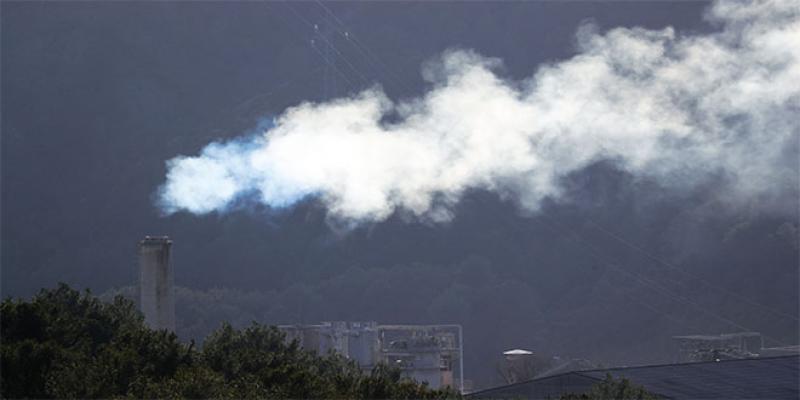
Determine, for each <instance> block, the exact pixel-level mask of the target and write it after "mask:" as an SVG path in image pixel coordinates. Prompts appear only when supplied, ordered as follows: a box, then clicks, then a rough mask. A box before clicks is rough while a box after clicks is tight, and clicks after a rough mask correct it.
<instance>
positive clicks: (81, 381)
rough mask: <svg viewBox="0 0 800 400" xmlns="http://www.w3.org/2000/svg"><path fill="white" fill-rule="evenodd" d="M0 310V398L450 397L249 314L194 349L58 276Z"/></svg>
mask: <svg viewBox="0 0 800 400" xmlns="http://www.w3.org/2000/svg"><path fill="white" fill-rule="evenodd" d="M0 311H1V312H0V318H2V321H1V323H2V326H1V328H0V329H2V332H1V334H0V337H2V348H1V350H0V352H1V353H2V360H1V367H2V383H1V384H0V397H2V398H22V397H27V398H112V397H114V398H119V397H128V398H364V399H367V398H369V399H377V398H397V399H410V398H414V399H423V398H425V399H427V398H445V397H457V394H456V393H455V392H452V391H447V390H432V389H430V388H428V387H427V386H425V385H424V384H419V383H416V382H413V381H410V380H407V379H404V378H402V377H401V375H400V371H399V370H396V369H391V368H388V367H386V366H382V365H381V366H378V367H376V368H375V369H373V370H372V371H371V372H370V373H366V374H365V373H362V372H361V370H360V369H359V368H358V366H357V365H356V364H355V363H354V362H352V361H349V360H346V359H344V358H343V357H341V356H337V355H335V354H329V355H325V356H317V355H316V354H313V353H311V352H307V351H305V350H303V349H301V348H300V347H299V346H298V345H297V343H295V342H293V343H288V344H287V343H286V342H285V341H284V336H283V334H282V333H281V332H280V331H278V330H277V329H276V328H274V327H266V326H263V325H259V324H256V323H253V324H252V325H251V326H250V327H248V328H246V329H243V330H236V329H234V328H232V327H231V326H230V325H228V324H224V325H223V326H222V327H221V328H219V329H217V330H216V331H214V332H213V333H212V334H211V335H210V336H209V337H208V338H207V339H206V340H205V342H204V344H203V347H202V349H196V348H195V346H194V343H190V344H188V345H187V344H183V343H181V342H180V341H178V339H177V336H175V334H173V333H168V332H166V331H153V330H150V329H148V328H147V327H146V326H145V325H144V322H143V319H142V316H141V314H139V313H138V311H137V310H136V309H135V307H134V305H133V303H132V302H131V301H129V300H125V299H124V298H122V297H117V298H115V299H114V301H113V302H111V303H104V302H101V301H99V300H98V299H97V298H95V297H93V296H92V295H91V294H90V293H89V292H88V291H87V292H85V293H80V292H78V291H75V290H73V289H71V288H69V287H68V286H67V285H64V284H61V285H60V286H59V287H58V288H56V289H52V290H42V291H41V292H40V293H39V294H38V295H37V296H35V297H34V298H33V299H32V300H31V301H30V302H26V301H22V300H16V301H15V300H11V299H6V300H4V301H3V302H2V309H1V310H0Z"/></svg>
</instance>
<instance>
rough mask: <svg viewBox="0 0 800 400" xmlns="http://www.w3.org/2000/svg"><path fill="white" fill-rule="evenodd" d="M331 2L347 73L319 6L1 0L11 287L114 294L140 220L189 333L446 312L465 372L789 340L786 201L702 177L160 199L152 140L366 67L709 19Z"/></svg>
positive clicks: (189, 149)
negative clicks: (736, 336) (504, 191)
mask: <svg viewBox="0 0 800 400" xmlns="http://www.w3.org/2000/svg"><path fill="white" fill-rule="evenodd" d="M328 6H329V8H331V9H332V10H333V12H334V13H336V16H337V18H339V19H340V21H341V23H342V24H343V25H345V26H347V27H348V28H349V31H350V32H352V34H353V35H356V36H357V37H358V38H359V40H360V42H361V43H362V44H363V46H364V49H366V52H365V51H362V50H359V49H357V48H353V47H352V46H351V47H348V43H346V42H343V41H341V38H338V39H337V38H332V39H331V40H338V41H337V42H336V43H337V44H339V45H340V46H341V51H342V54H341V58H342V59H347V60H348V61H349V62H350V63H352V64H353V66H355V67H356V68H355V69H357V70H358V72H356V71H355V70H353V69H348V68H346V65H345V64H344V63H342V61H341V60H340V61H339V62H340V63H341V66H342V71H341V73H342V75H345V78H347V79H345V78H342V77H341V75H338V76H333V77H332V76H330V75H329V76H327V77H326V74H330V68H328V69H326V68H324V63H323V61H322V59H321V58H320V57H319V55H318V54H317V53H316V52H314V50H313V49H312V48H311V47H310V45H309V41H310V39H311V38H313V36H314V31H313V24H318V26H319V27H321V29H322V30H325V29H326V27H329V26H333V25H335V24H336V22H335V21H334V20H333V19H332V17H331V16H330V15H329V14H326V12H325V11H324V9H323V8H321V7H320V6H319V5H318V4H316V3H301V4H296V3H290V4H288V3H236V4H228V3H182V2H158V3H127V2H126V3H95V2H92V3H85V2H80V3H70V2H64V3H61V2H60V3H53V2H30V3H13V2H3V3H2V43H1V44H2V64H1V66H2V149H1V150H0V151H1V152H0V156H2V165H1V167H2V171H1V174H2V199H1V200H2V249H1V250H2V255H1V257H2V258H1V259H0V261H1V262H2V285H1V288H2V295H3V296H4V297H5V296H30V295H31V294H33V293H35V292H36V291H37V290H38V289H39V288H41V287H53V286H55V284H56V283H57V282H59V281H64V282H67V283H69V284H71V285H73V286H75V287H79V288H84V287H86V288H91V289H92V290H93V291H94V292H95V293H103V292H106V291H109V292H110V293H112V292H115V291H117V290H123V291H124V290H125V289H119V288H124V287H126V286H130V285H132V284H135V282H136V279H137V261H136V242H137V240H139V239H140V238H141V237H143V236H144V235H147V234H168V235H170V236H172V238H173V239H174V241H175V245H174V265H175V269H176V278H175V279H176V283H177V284H178V285H179V286H181V288H180V289H179V304H178V318H179V320H180V322H179V325H181V328H180V330H181V332H179V333H180V334H181V335H182V336H183V337H185V338H190V337H202V336H203V335H204V334H205V333H207V332H208V331H210V329H212V328H214V327H216V326H217V324H218V323H219V322H220V321H222V320H231V321H233V322H235V323H237V324H244V323H246V322H248V321H249V320H252V319H255V320H258V321H260V322H264V323H299V322H306V323H311V322H318V321H320V320H377V321H379V322H384V323H460V324H463V325H464V332H465V345H466V374H467V378H472V379H475V380H476V382H477V383H478V384H479V385H487V384H489V383H491V382H493V380H494V379H495V371H494V363H495V362H496V361H497V360H498V359H499V354H500V353H501V352H502V351H503V350H507V349H509V348H514V347H520V348H528V349H532V350H534V351H537V352H544V353H549V354H560V355H565V356H571V357H580V358H588V359H591V360H594V361H597V362H603V363H606V364H634V363H641V362H663V361H671V354H672V353H671V348H670V341H669V337H670V336H671V335H674V334H691V333H720V332H735V331H742V330H756V331H760V332H762V333H763V334H764V335H766V337H767V338H766V339H765V340H766V344H767V345H770V346H772V345H775V346H777V345H782V344H797V343H798V332H799V330H798V322H797V316H798V312H799V310H798V302H799V301H800V297H799V296H798V279H799V278H800V276H799V275H798V261H799V259H798V207H797V199H789V201H788V202H789V203H790V206H789V207H788V208H787V207H784V209H782V210H780V211H778V212H776V211H775V210H774V209H773V208H772V207H762V206H761V205H759V204H751V205H750V206H749V207H739V208H736V209H732V208H730V207H726V206H724V205H723V203H724V201H721V199H719V198H718V197H716V194H715V193H717V191H715V187H714V183H713V182H712V183H709V184H708V185H707V186H704V187H700V188H696V189H695V190H694V191H693V192H688V193H674V192H670V191H667V190H665V189H664V188H661V187H659V185H658V184H657V183H655V182H649V181H646V180H642V179H641V178H635V177H633V176H630V175H627V174H626V173H624V172H620V171H619V169H617V168H615V166H614V163H613V162H598V163H596V164H595V165H592V166H591V167H590V168H587V169H586V170H585V171H581V172H580V173H578V174H575V175H573V176H569V177H567V178H565V180H564V185H565V187H566V188H567V190H566V192H567V194H566V195H565V196H564V198H563V199H560V200H559V201H557V202H556V201H551V202H548V203H547V204H545V206H544V207H543V209H542V210H540V211H539V212H536V213H523V212H521V211H519V209H518V208H517V207H516V206H515V204H513V202H512V201H509V200H505V199H501V198H498V197H497V196H496V195H494V194H491V193H487V192H483V191H475V192H472V193H468V194H467V195H466V196H465V198H464V199H463V201H462V202H461V203H460V204H459V205H458V206H457V209H456V210H455V215H456V217H455V218H454V219H453V220H452V221H451V222H449V223H445V224H438V225H432V224H427V223H423V222H419V221H414V220H409V219H408V218H405V217H404V216H403V215H395V216H393V217H392V218H390V219H389V220H387V221H385V222H382V223H377V224H371V225H364V226H360V227H357V228H354V229H344V228H342V227H339V226H335V225H331V224H330V223H329V222H328V221H327V219H326V214H325V210H324V208H322V207H321V206H320V205H319V204H317V203H315V202H314V201H313V200H309V201H307V202H305V203H303V204H300V205H298V206H296V207H294V208H291V209H283V210H268V209H258V208H242V209H241V210H237V211H234V212H231V213H228V214H223V215H219V214H211V215H207V216H203V217H197V216H192V215H188V214H176V215H172V216H169V217H164V216H161V215H160V213H159V211H158V210H157V209H156V208H155V207H154V205H153V194H154V192H155V190H156V189H157V187H158V186H159V185H160V184H161V183H162V182H163V180H164V173H165V164H164V162H165V161H166V160H168V159H170V158H172V157H174V156H176V155H178V154H186V155H189V154H195V153H196V152H197V151H198V150H199V149H201V148H202V147H203V146H204V145H206V144H207V143H208V142H210V141H213V140H224V139H225V138H233V137H236V136H239V135H241V134H242V133H243V132H247V131H248V130H250V129H253V128H254V127H255V126H256V125H257V124H258V121H259V119H260V118H263V117H268V116H271V115H276V114H279V113H280V112H281V111H282V110H284V109H285V108H286V107H289V106H291V105H294V104H297V103H299V102H301V101H306V100H313V101H318V100H323V99H326V98H330V97H335V96H339V95H345V94H346V93H348V92H349V91H352V90H354V89H358V88H363V87H366V86H367V85H368V84H370V82H375V81H377V82H380V83H381V84H382V85H383V87H384V88H385V90H386V91H387V93H388V94H389V96H390V97H393V98H402V97H409V96H414V95H417V94H420V93H422V92H424V90H425V86H424V84H423V82H422V80H421V78H420V76H419V73H418V71H419V66H420V64H421V63H422V62H424V61H425V60H427V59H429V58H431V57H433V56H435V55H437V54H438V53H440V52H441V51H443V50H445V49H447V48H450V47H463V48H471V49H475V50H477V51H478V52H480V53H482V54H485V55H488V56H495V57H499V58H502V59H503V60H504V62H505V70H504V73H505V74H507V76H509V77H512V78H524V77H527V76H530V75H531V73H532V72H533V71H535V69H536V67H537V66H538V65H541V64H542V63H546V62H551V61H557V60H560V59H564V58H567V57H569V56H570V55H572V54H573V53H574V51H575V48H574V43H573V41H574V39H573V38H574V36H573V35H574V32H575V30H576V28H577V27H578V26H579V25H580V24H581V23H583V22H585V21H586V20H587V19H591V20H592V21H594V22H595V23H597V24H598V25H599V26H600V27H601V28H610V27H615V26H629V27H631V26H643V27H646V28H654V29H657V28H662V27H664V26H667V25H672V26H675V27H676V28H677V29H678V30H679V31H681V32H697V31H708V30H711V29H713V27H711V26H708V25H707V24H706V23H705V22H704V21H703V20H702V14H703V9H704V8H705V7H706V6H707V3H703V2H675V3H671V2H652V3H650V2H648V3H645V2H619V3H605V2H604V3H600V2H585V3H573V2H569V3H551V2H542V3H508V4H506V3H503V4H498V3H431V4H428V3H390V4H384V3H380V4H379V3H332V4H329V5H328ZM347 80H350V81H351V82H350V83H348V82H347ZM790 192H792V193H797V191H796V190H792V191H790ZM765 210H769V211H765Z"/></svg>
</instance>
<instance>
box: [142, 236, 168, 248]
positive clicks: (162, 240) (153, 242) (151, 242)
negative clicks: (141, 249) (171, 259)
mask: <svg viewBox="0 0 800 400" xmlns="http://www.w3.org/2000/svg"><path fill="white" fill-rule="evenodd" d="M171 244H172V240H170V239H169V236H145V237H144V239H142V240H141V241H139V246H163V245H168V246H169V245H171Z"/></svg>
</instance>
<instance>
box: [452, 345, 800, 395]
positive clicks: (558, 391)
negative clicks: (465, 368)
mask: <svg viewBox="0 0 800 400" xmlns="http://www.w3.org/2000/svg"><path fill="white" fill-rule="evenodd" d="M607 374H611V376H613V377H615V378H617V379H619V378H622V377H625V378H627V379H629V380H630V381H631V382H632V383H634V384H637V385H641V386H644V388H645V389H646V390H648V391H650V392H652V393H655V394H657V395H659V396H661V397H665V398H668V399H675V400H680V399H687V400H689V399H691V400H694V399H726V400H732V399H787V400H788V399H798V398H800V356H797V355H794V356H783V357H769V358H750V359H740V360H727V361H710V362H696V363H685V364H666V365H649V366H641V367H625V368H609V369H595V370H589V371H573V372H567V373H563V374H558V375H553V376H548V377H545V378H537V379H533V380H529V381H526V382H520V383H516V384H512V385H506V386H501V387H496V388H492V389H487V390H482V391H478V392H474V393H471V394H469V395H467V396H466V397H467V398H470V399H481V398H492V399H503V398H514V399H519V398H528V399H545V398H558V397H560V396H561V395H564V394H567V393H585V392H587V391H589V390H590V389H591V387H592V386H593V385H595V384H597V383H600V382H602V381H603V380H604V379H605V377H606V375H607Z"/></svg>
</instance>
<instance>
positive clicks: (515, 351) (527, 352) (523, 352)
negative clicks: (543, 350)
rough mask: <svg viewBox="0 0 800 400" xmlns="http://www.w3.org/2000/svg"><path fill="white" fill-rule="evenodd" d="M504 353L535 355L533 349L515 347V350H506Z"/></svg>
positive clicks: (509, 354)
mask: <svg viewBox="0 0 800 400" xmlns="http://www.w3.org/2000/svg"><path fill="white" fill-rule="evenodd" d="M503 355H506V356H530V355H533V352H532V351H528V350H522V349H514V350H508V351H504V352H503Z"/></svg>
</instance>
